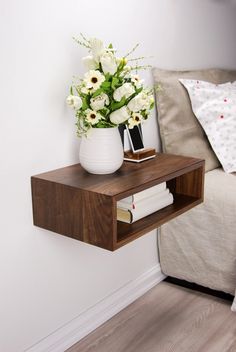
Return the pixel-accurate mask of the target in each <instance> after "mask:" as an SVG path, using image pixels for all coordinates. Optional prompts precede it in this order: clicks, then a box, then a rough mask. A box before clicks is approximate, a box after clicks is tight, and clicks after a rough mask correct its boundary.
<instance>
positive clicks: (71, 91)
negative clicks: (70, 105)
mask: <svg viewBox="0 0 236 352" xmlns="http://www.w3.org/2000/svg"><path fill="white" fill-rule="evenodd" d="M70 94H71V95H74V94H73V87H72V86H71V87H70Z"/></svg>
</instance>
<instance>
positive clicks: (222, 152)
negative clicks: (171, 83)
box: [179, 79, 236, 173]
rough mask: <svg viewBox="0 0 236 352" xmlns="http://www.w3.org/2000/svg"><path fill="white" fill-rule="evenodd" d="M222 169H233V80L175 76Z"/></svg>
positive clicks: (235, 94) (235, 101)
mask: <svg viewBox="0 0 236 352" xmlns="http://www.w3.org/2000/svg"><path fill="white" fill-rule="evenodd" d="M179 81H180V82H181V83H182V84H183V86H184V87H185V88H186V90H187V91H188V94H189V97H190V100H191V104H192V110H193V112H194V114H195V116H196V117H197V119H198V121H199V122H200V124H201V125H202V127H203V129H204V130H205V132H206V135H207V137H208V139H209V142H210V144H211V146H212V148H213V150H214V152H215V153H216V155H217V157H218V159H219V161H220V162H221V164H222V167H223V169H224V171H225V172H227V173H231V172H235V171H236V82H233V83H231V82H228V83H224V84H213V83H209V82H205V81H198V80H189V79H179Z"/></svg>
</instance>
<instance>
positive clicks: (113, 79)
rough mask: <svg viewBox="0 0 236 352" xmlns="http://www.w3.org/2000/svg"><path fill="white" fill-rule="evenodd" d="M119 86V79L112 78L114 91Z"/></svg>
mask: <svg viewBox="0 0 236 352" xmlns="http://www.w3.org/2000/svg"><path fill="white" fill-rule="evenodd" d="M118 84H119V79H118V78H117V77H113V78H112V82H111V88H112V89H114V90H115V89H116V86H117V85H118Z"/></svg>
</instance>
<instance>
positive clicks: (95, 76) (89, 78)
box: [84, 70, 105, 91]
mask: <svg viewBox="0 0 236 352" xmlns="http://www.w3.org/2000/svg"><path fill="white" fill-rule="evenodd" d="M104 81H105V77H104V75H103V74H101V72H100V71H98V70H90V71H88V72H86V73H85V75H84V83H85V87H86V88H88V89H92V90H93V91H95V90H97V89H98V88H99V87H100V85H101V84H102V82H104Z"/></svg>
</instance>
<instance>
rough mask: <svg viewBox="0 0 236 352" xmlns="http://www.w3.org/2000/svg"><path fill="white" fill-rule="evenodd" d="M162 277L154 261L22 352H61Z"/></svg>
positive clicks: (139, 295) (158, 266)
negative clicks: (136, 276) (147, 268)
mask: <svg viewBox="0 0 236 352" xmlns="http://www.w3.org/2000/svg"><path fill="white" fill-rule="evenodd" d="M164 278H165V276H164V275H163V274H162V272H161V268H160V265H159V264H157V265H155V266H154V267H153V268H152V269H150V270H148V271H147V272H145V273H143V274H142V275H140V276H139V277H138V278H137V279H135V280H133V281H130V282H128V283H127V284H126V285H124V286H122V287H121V288H119V289H118V290H117V291H115V292H113V293H112V294H111V295H109V296H107V297H106V298H104V299H103V300H102V301H100V302H98V303H97V304H95V305H94V306H93V307H91V308H89V309H88V310H86V311H85V312H83V313H82V314H80V315H79V316H78V317H76V318H75V319H73V320H71V321H70V322H69V323H67V324H65V325H64V326H62V327H61V328H59V329H58V330H56V331H55V332H53V333H52V334H50V335H49V336H47V337H45V338H44V339H42V340H40V341H39V342H38V343H36V344H35V345H33V346H31V347H30V348H28V349H26V350H25V352H65V351H66V350H67V349H68V348H69V347H71V346H72V345H74V344H75V343H76V342H78V341H79V340H81V339H82V338H83V337H85V336H86V335H88V334H89V333H90V332H92V331H93V330H95V329H96V328H98V327H99V326H100V325H102V324H103V323H105V322H106V321H107V320H108V319H110V318H112V317H113V316H114V315H115V314H117V313H118V312H120V311H121V310H122V309H124V308H125V307H127V306H128V305H129V304H131V303H132V302H134V301H135V300H136V299H137V298H139V297H141V296H142V295H143V294H144V293H146V292H147V291H148V290H150V289H151V288H152V287H154V286H155V285H157V284H158V283H159V282H161V281H162V280H163V279H164Z"/></svg>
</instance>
